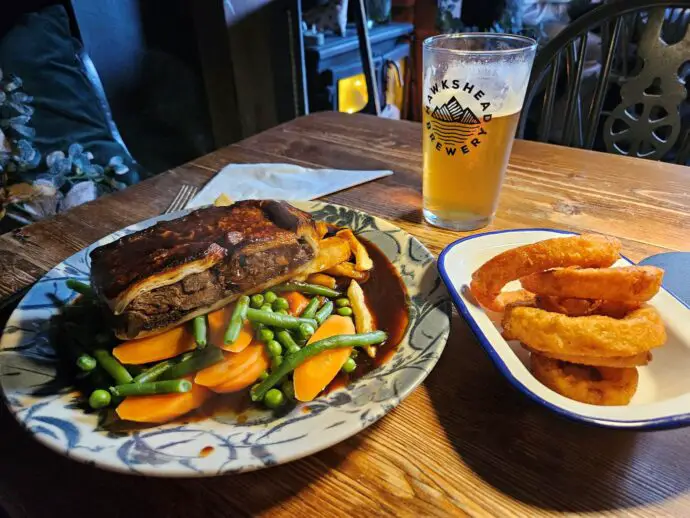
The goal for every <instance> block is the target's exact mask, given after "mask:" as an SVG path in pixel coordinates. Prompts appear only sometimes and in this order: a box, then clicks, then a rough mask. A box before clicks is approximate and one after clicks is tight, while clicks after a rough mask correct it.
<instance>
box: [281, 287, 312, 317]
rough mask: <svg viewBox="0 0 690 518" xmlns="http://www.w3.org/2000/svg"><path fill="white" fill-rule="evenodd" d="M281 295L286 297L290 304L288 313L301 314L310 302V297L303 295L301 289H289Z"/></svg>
mask: <svg viewBox="0 0 690 518" xmlns="http://www.w3.org/2000/svg"><path fill="white" fill-rule="evenodd" d="M281 296H282V297H285V298H286V299H287V301H288V303H289V304H290V307H289V308H288V313H290V314H291V315H292V316H295V317H296V316H298V315H301V314H302V311H304V308H306V307H307V304H309V299H308V298H307V297H305V296H304V295H302V294H301V293H300V292H299V291H288V292H286V293H283V294H281Z"/></svg>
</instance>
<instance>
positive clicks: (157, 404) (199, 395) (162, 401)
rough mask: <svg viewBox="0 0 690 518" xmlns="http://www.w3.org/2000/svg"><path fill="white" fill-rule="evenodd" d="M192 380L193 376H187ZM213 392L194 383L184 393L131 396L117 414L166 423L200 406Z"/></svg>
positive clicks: (131, 419)
mask: <svg viewBox="0 0 690 518" xmlns="http://www.w3.org/2000/svg"><path fill="white" fill-rule="evenodd" d="M186 379H188V380H189V381H192V378H191V376H190V377H187V378H186ZM212 394H213V392H211V391H210V390H208V389H207V388H206V387H202V386H200V385H197V384H196V383H194V384H193V385H192V390H191V391H189V392H185V393H184V394H159V395H155V396H131V397H127V398H125V400H124V401H123V402H122V403H120V404H119V405H118V407H117V410H116V412H117V415H118V416H120V419H124V420H125V421H136V422H138V423H166V422H168V421H170V420H172V419H175V418H176V417H180V416H182V415H184V414H186V413H187V412H190V411H192V410H194V409H195V408H198V407H200V406H201V405H202V404H203V403H204V402H205V401H206V400H207V399H208V398H209V397H210V396H211V395H212Z"/></svg>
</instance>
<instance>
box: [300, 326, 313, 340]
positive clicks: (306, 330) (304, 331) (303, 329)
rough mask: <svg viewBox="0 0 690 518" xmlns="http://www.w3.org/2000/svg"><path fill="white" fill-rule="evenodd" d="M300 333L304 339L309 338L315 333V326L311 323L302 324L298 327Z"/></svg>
mask: <svg viewBox="0 0 690 518" xmlns="http://www.w3.org/2000/svg"><path fill="white" fill-rule="evenodd" d="M298 332H299V335H300V336H301V337H302V338H303V339H305V340H306V339H307V338H309V337H310V336H311V335H313V334H314V333H315V330H314V327H313V326H310V325H309V324H300V325H299V329H298Z"/></svg>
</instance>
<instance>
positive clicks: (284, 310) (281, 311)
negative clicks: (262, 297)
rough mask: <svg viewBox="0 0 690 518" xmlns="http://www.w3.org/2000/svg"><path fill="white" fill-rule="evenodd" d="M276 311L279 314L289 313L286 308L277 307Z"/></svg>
mask: <svg viewBox="0 0 690 518" xmlns="http://www.w3.org/2000/svg"><path fill="white" fill-rule="evenodd" d="M276 313H278V314H279V315H289V314H290V313H288V310H287V309H279V310H278V311H276Z"/></svg>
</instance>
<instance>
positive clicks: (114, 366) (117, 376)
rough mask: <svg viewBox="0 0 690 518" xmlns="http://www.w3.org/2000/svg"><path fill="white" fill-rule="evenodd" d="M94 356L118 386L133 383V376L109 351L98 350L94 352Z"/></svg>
mask: <svg viewBox="0 0 690 518" xmlns="http://www.w3.org/2000/svg"><path fill="white" fill-rule="evenodd" d="M93 356H94V358H96V361H97V362H98V364H99V365H100V366H101V367H102V368H103V370H104V371H105V372H107V373H108V374H110V376H111V377H112V378H113V379H114V380H115V383H117V384H118V385H124V384H126V383H132V375H131V374H130V373H129V372H128V371H127V369H125V368H124V366H123V365H122V364H121V363H120V362H119V361H117V360H116V359H115V358H114V357H113V356H112V355H111V354H110V353H109V352H108V351H106V350H105V349H96V350H95V351H94V352H93Z"/></svg>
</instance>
